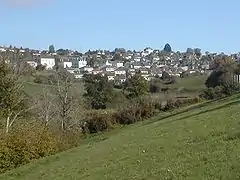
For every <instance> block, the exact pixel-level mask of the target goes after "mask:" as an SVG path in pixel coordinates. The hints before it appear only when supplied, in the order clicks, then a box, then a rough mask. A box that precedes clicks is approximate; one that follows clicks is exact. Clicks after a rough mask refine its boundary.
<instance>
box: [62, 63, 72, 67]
mask: <svg viewBox="0 0 240 180" xmlns="http://www.w3.org/2000/svg"><path fill="white" fill-rule="evenodd" d="M63 67H64V68H71V67H72V62H63Z"/></svg>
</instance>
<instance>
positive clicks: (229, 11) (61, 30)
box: [0, 0, 240, 53]
mask: <svg viewBox="0 0 240 180" xmlns="http://www.w3.org/2000/svg"><path fill="white" fill-rule="evenodd" d="M239 7H240V1H239V0H228V1H226V0H201V1H194V0H144V1H143V0H121V1H120V0H119V1H117V0H0V17H1V26H0V45H10V44H11V45H13V46H14V45H15V46H17V47H19V46H22V47H28V48H37V49H48V46H49V45H50V44H54V46H55V48H56V49H59V48H69V49H73V50H79V51H81V52H83V51H87V50H89V49H91V50H93V49H106V50H114V49H115V48H126V49H131V50H133V49H135V50H141V49H143V48H145V47H152V48H154V49H162V48H163V47H164V45H165V44H166V43H169V44H170V45H171V46H172V49H173V50H175V51H185V50H186V49H187V48H188V47H191V48H201V49H202V51H209V52H225V53H234V52H240V44H239V42H240V41H239V40H240V23H239V20H240V13H239Z"/></svg>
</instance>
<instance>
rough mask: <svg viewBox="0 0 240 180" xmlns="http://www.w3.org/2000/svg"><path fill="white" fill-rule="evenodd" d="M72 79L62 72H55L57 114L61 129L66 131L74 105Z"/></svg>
mask: <svg viewBox="0 0 240 180" xmlns="http://www.w3.org/2000/svg"><path fill="white" fill-rule="evenodd" d="M73 89H74V87H73V78H72V77H71V75H70V74H69V73H68V72H66V71H64V70H60V69H59V70H57V71H56V91H57V104H58V106H57V107H58V113H59V118H60V120H61V129H62V130H66V129H67V126H68V125H69V123H70V121H71V120H72V113H73V109H74V107H75V106H76V105H77V104H76V97H74V92H73Z"/></svg>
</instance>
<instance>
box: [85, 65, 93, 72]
mask: <svg viewBox="0 0 240 180" xmlns="http://www.w3.org/2000/svg"><path fill="white" fill-rule="evenodd" d="M84 71H86V72H89V73H91V72H92V71H93V68H92V67H87V66H86V67H84Z"/></svg>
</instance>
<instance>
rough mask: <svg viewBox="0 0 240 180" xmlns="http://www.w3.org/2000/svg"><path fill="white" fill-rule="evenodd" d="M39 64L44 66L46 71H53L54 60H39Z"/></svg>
mask: <svg viewBox="0 0 240 180" xmlns="http://www.w3.org/2000/svg"><path fill="white" fill-rule="evenodd" d="M41 64H42V65H44V66H46V69H53V67H54V66H55V59H54V58H41Z"/></svg>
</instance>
